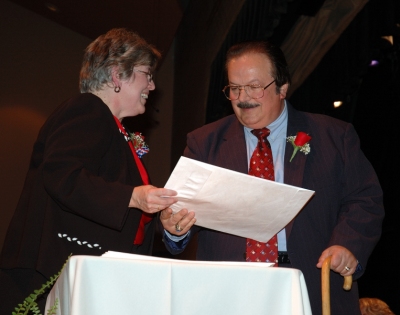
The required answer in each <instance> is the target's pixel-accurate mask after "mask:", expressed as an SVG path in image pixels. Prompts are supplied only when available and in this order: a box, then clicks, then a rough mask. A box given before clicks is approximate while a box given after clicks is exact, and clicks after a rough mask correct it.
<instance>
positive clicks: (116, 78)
mask: <svg viewBox="0 0 400 315" xmlns="http://www.w3.org/2000/svg"><path fill="white" fill-rule="evenodd" d="M111 80H112V82H113V83H114V87H116V86H121V80H120V75H119V71H118V67H113V68H112V70H111Z"/></svg>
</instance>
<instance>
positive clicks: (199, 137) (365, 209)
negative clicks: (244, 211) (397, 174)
mask: <svg viewBox="0 0 400 315" xmlns="http://www.w3.org/2000/svg"><path fill="white" fill-rule="evenodd" d="M298 131H303V132H306V133H308V134H309V135H311V137H312V139H311V141H310V147H311V152H310V153H309V154H308V155H304V154H303V153H301V152H298V153H297V154H296V156H295V157H294V159H293V160H292V162H289V159H290V157H291V155H292V152H293V147H292V145H291V144H290V143H287V145H286V149H285V150H286V151H285V161H284V163H285V164H284V165H285V169H284V182H285V183H286V184H290V185H294V186H298V187H303V188H306V189H310V190H314V191H315V192H316V194H315V196H314V197H313V198H312V199H311V200H310V201H309V203H308V204H307V205H306V206H305V207H304V208H303V209H302V211H301V212H300V213H299V214H298V215H297V216H296V218H295V219H294V220H293V221H292V222H291V223H289V225H288V226H286V234H287V235H286V236H287V248H288V254H289V257H290V260H291V264H292V267H293V268H297V269H300V270H301V271H302V272H303V274H304V276H305V280H306V283H307V288H308V292H309V296H310V300H311V306H312V310H313V314H320V313H321V309H322V306H321V290H320V289H321V284H320V283H321V282H320V275H321V271H320V269H318V268H316V267H315V265H316V264H317V262H318V258H319V257H320V255H321V253H322V251H324V250H325V249H326V248H328V247H329V246H331V245H341V246H344V247H346V248H347V249H349V250H350V251H351V252H352V253H353V254H354V255H355V256H356V258H357V259H358V260H359V262H360V263H361V265H362V267H363V270H365V268H366V266H367V260H368V257H369V255H370V254H371V252H372V250H373V248H374V247H375V245H376V243H377V241H378V239H379V237H380V234H381V224H382V220H383V216H384V210H383V204H382V190H381V188H380V185H379V182H378V179H377V177H376V174H375V172H374V170H373V168H372V166H371V165H370V163H369V162H368V161H367V159H366V158H365V156H364V154H363V153H362V152H361V150H360V147H359V139H358V136H357V134H356V132H355V130H354V128H353V126H352V125H351V124H348V123H345V122H342V121H339V120H336V119H333V118H331V117H327V116H323V115H317V114H309V113H304V112H299V111H296V110H295V109H293V108H292V107H291V106H290V105H289V104H288V128H287V136H295V135H296V134H297V132H298ZM184 155H185V156H186V157H189V158H192V159H196V160H199V161H202V162H205V163H209V164H213V165H216V166H220V167H224V168H227V169H230V170H234V171H238V172H242V173H247V172H248V163H247V154H246V143H245V137H244V130H243V126H242V125H241V124H240V122H239V121H238V120H237V118H236V116H235V115H231V116H228V117H226V118H223V119H221V120H219V121H217V122H214V123H211V124H208V125H206V126H203V127H201V128H199V129H197V130H195V131H193V132H191V133H189V134H188V137H187V147H186V149H185V152H184ZM243 191H244V193H245V187H243ZM266 193H268V192H266ZM197 230H199V233H198V238H197V239H198V243H197V259H199V260H225V261H244V260H245V259H244V257H245V243H246V239H245V238H242V237H238V236H234V235H230V234H225V233H221V232H217V231H213V230H209V229H204V228H198V227H194V228H193V232H196V231H197ZM193 234H194V233H191V236H193ZM167 247H168V244H167ZM168 249H169V250H170V251H171V252H172V253H178V251H176V250H173V249H172V248H168ZM361 274H362V272H359V273H358V274H355V275H353V278H355V279H356V278H357V277H359V276H360V275H361ZM342 286H343V277H341V276H340V275H338V274H336V273H334V272H331V302H332V303H331V305H332V314H340V315H345V314H349V315H350V314H351V315H353V314H360V310H359V305H358V288H357V284H356V283H354V285H353V288H352V290H351V291H350V292H346V291H344V290H343V289H342ZM277 288H278V289H279V284H277Z"/></svg>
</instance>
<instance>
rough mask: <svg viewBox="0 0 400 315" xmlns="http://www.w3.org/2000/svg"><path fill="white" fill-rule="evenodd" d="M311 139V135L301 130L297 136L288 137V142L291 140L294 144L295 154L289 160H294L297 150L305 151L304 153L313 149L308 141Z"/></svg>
mask: <svg viewBox="0 0 400 315" xmlns="http://www.w3.org/2000/svg"><path fill="white" fill-rule="evenodd" d="M310 140H311V137H310V136H309V135H308V134H306V133H305V132H302V131H299V132H298V133H297V135H296V136H290V137H287V142H290V143H291V144H292V145H293V149H294V150H293V154H292V157H291V158H290V161H289V162H292V160H293V158H294V156H295V155H296V153H297V151H299V150H300V152H303V153H304V154H306V155H307V154H308V153H310V151H311V148H310V144H309V143H308V142H309V141H310Z"/></svg>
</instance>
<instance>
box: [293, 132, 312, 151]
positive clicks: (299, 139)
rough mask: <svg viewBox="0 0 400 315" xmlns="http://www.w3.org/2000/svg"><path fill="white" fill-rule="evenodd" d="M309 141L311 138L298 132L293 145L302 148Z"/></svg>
mask: <svg viewBox="0 0 400 315" xmlns="http://www.w3.org/2000/svg"><path fill="white" fill-rule="evenodd" d="M310 140H311V137H310V136H309V135H308V134H306V133H305V132H303V131H299V132H298V133H297V136H296V139H294V144H295V145H296V146H298V147H302V146H303V145H305V144H306V143H307V142H308V141H310Z"/></svg>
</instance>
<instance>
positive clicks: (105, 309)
mask: <svg viewBox="0 0 400 315" xmlns="http://www.w3.org/2000/svg"><path fill="white" fill-rule="evenodd" d="M128 256H129V255H127V257H128ZM135 256H137V255H135ZM136 258H137V257H136ZM139 258H143V260H131V259H126V258H106V257H96V256H72V257H71V258H70V260H69V261H68V263H67V265H66V266H65V269H64V270H63V272H62V273H61V275H60V277H59V279H58V280H57V282H56V283H55V285H54V287H53V288H52V290H51V291H50V294H49V296H48V298H47V304H46V312H45V313H46V314H47V310H48V308H49V307H50V306H52V305H54V303H55V300H56V299H58V308H57V310H56V314H58V315H60V314H62V315H67V314H71V315H89V314H90V315H102V314H104V315H106V314H107V315H110V314H140V315H146V314H148V315H164V314H165V315H170V314H171V315H190V314H202V315H213V314H229V315H236V314H237V315H239V314H240V315H243V314H251V315H257V314H273V315H283V314H285V315H288V314H298V315H303V314H304V315H309V314H311V308H310V302H309V299H308V293H307V288H306V284H305V281H304V277H303V274H302V273H301V271H299V270H297V269H287V268H272V267H265V266H264V265H263V264H258V263H232V262H226V263H224V262H215V263H210V262H195V261H184V260H172V259H160V260H153V259H149V260H146V258H147V257H146V256H140V257H139Z"/></svg>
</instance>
